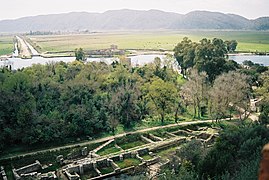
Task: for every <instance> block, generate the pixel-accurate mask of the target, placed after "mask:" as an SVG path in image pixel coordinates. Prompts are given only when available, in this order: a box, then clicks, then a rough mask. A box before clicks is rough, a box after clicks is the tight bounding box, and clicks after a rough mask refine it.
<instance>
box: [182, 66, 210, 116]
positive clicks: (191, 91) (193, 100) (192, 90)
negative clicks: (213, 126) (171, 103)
mask: <svg viewBox="0 0 269 180" xmlns="http://www.w3.org/2000/svg"><path fill="white" fill-rule="evenodd" d="M206 78H207V75H206V73H205V72H201V73H199V72H198V70H196V69H192V70H191V71H190V75H189V78H188V81H187V82H186V83H185V84H184V85H183V86H182V91H181V96H182V97H183V100H184V102H185V104H191V105H193V110H194V117H198V118H200V117H201V107H202V103H203V102H205V100H206V97H207V88H208V86H207V83H206Z"/></svg>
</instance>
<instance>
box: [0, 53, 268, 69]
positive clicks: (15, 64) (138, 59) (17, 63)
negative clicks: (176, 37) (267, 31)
mask: <svg viewBox="0 0 269 180" xmlns="http://www.w3.org/2000/svg"><path fill="white" fill-rule="evenodd" d="M155 57H159V58H161V59H163V58H164V57H165V55H156V54H154V55H137V56H130V57H129V58H131V63H132V65H133V66H136V65H140V66H141V65H145V64H148V63H150V62H153V61H154V58H155ZM229 59H232V60H234V61H236V62H238V63H242V62H243V61H244V60H251V61H253V62H254V63H259V64H263V65H265V66H269V56H255V55H253V56H252V55H237V56H229ZM74 60H75V57H57V58H43V57H33V58H32V59H21V58H9V60H8V61H7V62H5V61H0V66H3V65H7V64H11V65H12V69H21V68H23V67H29V66H31V65H32V64H46V63H49V62H60V61H63V62H66V63H68V62H72V61H74ZM114 60H117V58H87V62H92V61H96V62H100V61H102V62H106V63H112V62H113V61H114Z"/></svg>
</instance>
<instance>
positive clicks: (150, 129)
mask: <svg viewBox="0 0 269 180" xmlns="http://www.w3.org/2000/svg"><path fill="white" fill-rule="evenodd" d="M225 120H229V118H227V119H222V120H220V121H225ZM211 122H212V120H203V121H201V120H199V121H198V120H197V121H191V122H181V123H178V124H169V125H166V126H157V127H152V128H146V129H141V130H137V131H133V132H128V133H122V134H118V135H115V136H109V137H105V138H100V139H96V140H92V141H87V142H81V143H75V144H72V145H65V146H60V147H55V148H49V149H45V150H39V151H35V152H29V153H21V154H19V155H18V154H17V155H10V156H6V157H1V158H0V160H4V159H11V158H16V157H23V156H28V155H36V154H38V153H46V152H52V151H58V150H63V149H68V148H75V147H77V146H86V145H90V144H94V143H100V142H105V141H109V140H111V139H114V138H119V137H123V136H125V135H126V134H137V133H143V132H147V131H152V130H158V129H162V128H169V127H176V126H184V125H192V124H201V123H211Z"/></svg>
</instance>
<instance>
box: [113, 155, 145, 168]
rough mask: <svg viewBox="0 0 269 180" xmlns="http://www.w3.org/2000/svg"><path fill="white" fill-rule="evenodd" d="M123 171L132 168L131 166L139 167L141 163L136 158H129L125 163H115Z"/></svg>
mask: <svg viewBox="0 0 269 180" xmlns="http://www.w3.org/2000/svg"><path fill="white" fill-rule="evenodd" d="M115 163H116V164H117V165H118V166H119V167H120V168H121V169H124V168H127V167H130V166H138V165H139V164H140V163H141V162H140V161H139V160H138V159H136V158H128V159H124V160H123V161H117V162H115Z"/></svg>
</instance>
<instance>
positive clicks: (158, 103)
mask: <svg viewBox="0 0 269 180" xmlns="http://www.w3.org/2000/svg"><path fill="white" fill-rule="evenodd" d="M176 92H177V91H176V87H175V85H174V84H173V83H171V82H165V81H163V80H162V79H155V80H153V82H152V83H150V84H149V86H148V95H147V96H148V97H149V98H150V100H151V103H152V104H153V105H154V107H155V108H156V111H157V112H158V114H159V115H160V116H161V122H162V124H163V123H164V116H165V114H166V113H168V112H170V111H171V108H172V106H173V105H174V102H175V98H174V97H175V96H176Z"/></svg>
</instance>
